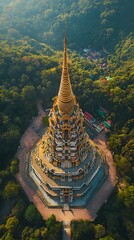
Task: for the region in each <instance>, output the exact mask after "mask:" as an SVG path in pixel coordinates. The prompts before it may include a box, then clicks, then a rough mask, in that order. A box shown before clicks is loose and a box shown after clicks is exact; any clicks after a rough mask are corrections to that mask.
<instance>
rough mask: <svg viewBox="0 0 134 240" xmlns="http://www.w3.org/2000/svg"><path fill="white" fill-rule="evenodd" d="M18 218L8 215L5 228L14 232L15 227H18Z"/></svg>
mask: <svg viewBox="0 0 134 240" xmlns="http://www.w3.org/2000/svg"><path fill="white" fill-rule="evenodd" d="M18 224H19V220H18V218H17V217H15V216H14V217H9V218H8V219H7V222H6V225H5V227H6V229H7V230H9V231H10V232H12V233H14V231H15V230H16V228H17V227H18Z"/></svg>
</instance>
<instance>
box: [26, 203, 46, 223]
mask: <svg viewBox="0 0 134 240" xmlns="http://www.w3.org/2000/svg"><path fill="white" fill-rule="evenodd" d="M25 219H26V220H27V221H28V222H30V223H32V224H34V225H38V224H40V222H41V221H42V216H41V215H40V213H39V212H38V210H37V208H36V207H35V206H34V205H33V204H30V205H29V206H28V207H27V209H26V211H25Z"/></svg>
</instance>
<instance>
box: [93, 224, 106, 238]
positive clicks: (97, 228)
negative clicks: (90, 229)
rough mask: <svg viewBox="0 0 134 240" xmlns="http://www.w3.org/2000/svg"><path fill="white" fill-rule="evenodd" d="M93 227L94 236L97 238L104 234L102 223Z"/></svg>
mask: <svg viewBox="0 0 134 240" xmlns="http://www.w3.org/2000/svg"><path fill="white" fill-rule="evenodd" d="M94 227H95V237H96V238H97V239H100V238H101V237H104V235H105V234H106V230H105V228H104V227H103V225H101V224H97V225H95V226H94Z"/></svg>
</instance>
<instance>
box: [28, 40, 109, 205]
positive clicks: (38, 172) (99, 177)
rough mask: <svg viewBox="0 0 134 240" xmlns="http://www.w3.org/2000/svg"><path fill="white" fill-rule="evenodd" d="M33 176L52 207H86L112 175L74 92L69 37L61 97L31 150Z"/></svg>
mask: <svg viewBox="0 0 134 240" xmlns="http://www.w3.org/2000/svg"><path fill="white" fill-rule="evenodd" d="M29 175H30V176H31V177H32V179H33V180H34V182H35V183H36V185H37V186H38V189H39V191H40V193H41V194H42V196H43V197H44V198H45V199H46V201H47V203H48V206H50V207H51V206H52V207H54V206H58V207H59V206H60V207H62V204H64V203H68V204H69V205H70V206H72V207H75V206H81V207H82V206H85V205H86V203H87V201H88V200H89V199H91V198H92V197H93V194H94V193H95V192H96V191H97V189H98V188H99V186H100V185H101V184H102V182H103V181H104V179H105V178H106V176H107V175H108V171H107V165H106V163H105V157H104V156H103V155H102V154H101V153H100V152H99V150H98V149H97V148H96V147H95V146H94V144H93V143H92V142H91V140H90V139H89V136H88V134H87V133H86V131H85V127H84V115H83V112H82V110H81V109H80V107H79V104H78V103H77V101H76V98H75V96H74V94H73V91H72V86H71V82H70V77H69V73H68V64H67V46H66V37H65V39H64V54H63V66H62V75H61V82H60V88H59V92H58V96H57V97H56V99H55V102H54V104H53V107H52V109H51V110H50V113H49V127H48V129H47V131H46V133H45V134H44V136H43V137H42V139H41V140H40V142H39V143H38V144H37V146H36V148H35V149H34V150H33V151H32V152H31V155H30V168H29ZM80 196H81V197H82V200H81V201H80V199H79V197H80Z"/></svg>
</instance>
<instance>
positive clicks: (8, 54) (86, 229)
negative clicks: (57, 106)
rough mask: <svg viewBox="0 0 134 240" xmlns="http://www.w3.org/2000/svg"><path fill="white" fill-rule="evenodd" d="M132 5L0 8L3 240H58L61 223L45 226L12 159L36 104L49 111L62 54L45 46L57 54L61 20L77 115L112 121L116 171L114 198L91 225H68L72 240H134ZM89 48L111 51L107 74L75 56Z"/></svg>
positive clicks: (95, 0) (96, 1) (98, 1)
mask: <svg viewBox="0 0 134 240" xmlns="http://www.w3.org/2000/svg"><path fill="white" fill-rule="evenodd" d="M55 2H56V3H55ZM133 4H134V2H133V0H129V1H126V0H122V1H121V0H112V1H109V0H92V1H91V0H90V1H89V0H84V1H82V0H75V1H71V0H70V1H63V0H62V1H61V0H57V1H50V0H49V1H47V0H43V1H35V0H30V1H26V0H19V1H11V0H6V1H0V28H1V38H0V41H1V44H0V123H1V124H0V203H1V204H0V239H2V240H4V239H6V240H7V239H8V240H12V239H13V240H19V239H24V240H26V239H28V240H29V239H31V240H36V239H38V240H39V239H41V240H43V239H48V240H51V239H55V240H56V239H57V240H59V239H60V238H61V228H62V225H61V223H59V222H57V221H56V219H55V216H53V215H52V216H51V217H50V218H49V219H48V220H46V221H44V220H42V217H41V216H40V214H39V213H38V211H37V209H36V208H35V207H34V206H33V205H32V204H29V202H28V200H27V198H26V196H25V195H24V193H23V192H22V190H21V188H20V186H19V184H18V183H17V182H16V179H15V174H16V173H17V172H18V160H17V159H16V158H15V157H14V156H15V153H16V150H17V146H18V145H19V139H20V137H21V135H22V134H23V132H24V130H25V129H26V127H27V126H28V125H29V123H30V121H31V119H32V116H35V115H37V109H36V103H37V101H38V100H41V101H42V105H43V106H44V107H45V108H48V107H51V106H52V99H53V97H54V96H55V95H56V94H57V91H58V87H59V82H60V76H61V64H62V54H61V52H59V51H54V50H53V49H52V48H51V47H49V46H48V45H46V44H45V43H50V44H51V45H54V46H55V48H58V47H60V48H61V46H62V44H61V39H62V37H63V29H64V22H65V20H67V29H68V30H67V32H68V35H69V39H68V42H69V46H70V48H72V49H74V48H75V49H76V48H79V51H77V52H76V51H70V54H69V72H70V77H71V82H72V85H73V90H74V93H75V95H76V96H77V99H78V101H79V102H80V105H81V107H82V109H83V110H87V111H89V112H90V113H91V114H93V115H94V116H95V114H96V109H97V108H98V107H100V106H102V107H104V108H105V109H106V110H107V111H108V116H107V118H108V119H110V120H111V121H112V128H111V132H109V133H108V134H107V135H108V146H109V148H110V149H111V151H112V152H113V155H114V162H115V165H116V168H117V186H116V189H115V190H114V192H113V194H112V196H111V197H110V199H109V200H108V202H107V203H106V204H105V205H104V206H103V208H102V209H101V210H100V212H99V214H98V217H97V219H96V220H95V222H94V223H90V222H89V221H80V222H75V221H73V222H72V224H71V228H72V239H73V240H81V239H83V240H84V239H101V240H126V239H128V240H133V239H134V230H133V229H134V217H133V215H132V211H133V210H134V209H133V208H134V186H133V183H134V166H133V156H134V140H133V139H134V130H133V126H134V113H133V106H134V62H133V56H134V37H133V34H130V33H131V32H132V31H133V27H134V26H133V24H134V21H133ZM22 8H23V11H22ZM124 16H125V17H124ZM87 23H88V24H87ZM35 39H36V40H35ZM40 42H45V43H40ZM88 45H90V46H91V48H92V49H93V48H94V47H95V48H99V47H101V48H103V47H104V46H107V47H109V48H110V49H112V48H113V52H111V53H107V54H106V56H105V57H104V58H105V62H106V65H107V67H106V68H102V67H101V66H102V64H103V61H104V59H103V58H101V57H99V59H97V60H96V59H94V58H92V59H89V58H87V57H86V56H85V55H84V54H83V52H82V50H81V49H80V48H81V47H82V48H85V47H87V46H88ZM107 77H108V78H107ZM107 79H108V80H107ZM44 123H45V124H47V119H44ZM34 219H35V221H34Z"/></svg>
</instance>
